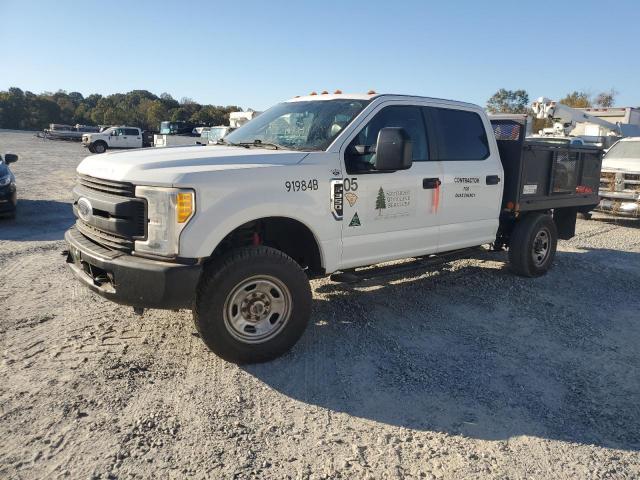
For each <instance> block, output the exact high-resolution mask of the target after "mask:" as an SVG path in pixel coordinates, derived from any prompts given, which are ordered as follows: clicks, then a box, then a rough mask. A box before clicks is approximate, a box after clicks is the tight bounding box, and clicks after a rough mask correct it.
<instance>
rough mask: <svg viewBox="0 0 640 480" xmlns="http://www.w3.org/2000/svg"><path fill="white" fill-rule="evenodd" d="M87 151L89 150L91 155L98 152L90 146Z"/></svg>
mask: <svg viewBox="0 0 640 480" xmlns="http://www.w3.org/2000/svg"><path fill="white" fill-rule="evenodd" d="M87 150H89V151H90V152H91V153H96V151H95V150H94V149H93V145H89V146H88V147H87Z"/></svg>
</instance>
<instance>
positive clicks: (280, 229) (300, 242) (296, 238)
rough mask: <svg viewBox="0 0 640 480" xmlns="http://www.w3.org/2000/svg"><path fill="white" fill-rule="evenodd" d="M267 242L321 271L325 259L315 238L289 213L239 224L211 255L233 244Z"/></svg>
mask: <svg viewBox="0 0 640 480" xmlns="http://www.w3.org/2000/svg"><path fill="white" fill-rule="evenodd" d="M251 245H255V246H257V245H266V246H268V247H273V248H276V249H278V250H280V251H282V252H284V253H286V254H287V255H289V256H290V257H291V258H293V259H294V260H295V261H296V262H297V263H298V264H299V265H300V266H301V267H302V268H305V269H308V272H309V273H311V274H322V273H323V271H324V270H323V268H322V259H321V256H320V248H319V247H318V243H317V242H316V239H315V237H314V235H313V233H312V232H311V230H309V228H308V227H307V226H306V225H304V224H303V223H301V222H299V221H297V220H293V219H291V218H286V217H267V218H260V219H258V220H253V221H251V222H247V223H245V224H243V225H240V226H239V227H238V228H236V229H235V230H233V231H232V232H231V233H229V234H228V235H227V236H226V237H224V239H223V240H222V241H221V242H220V243H219V244H218V246H217V247H216V249H215V250H214V251H213V254H212V255H211V257H212V258H213V257H217V256H218V255H220V254H222V253H225V252H227V251H229V250H231V249H233V248H237V247H246V246H251Z"/></svg>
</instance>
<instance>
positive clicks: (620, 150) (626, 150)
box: [606, 141, 640, 159]
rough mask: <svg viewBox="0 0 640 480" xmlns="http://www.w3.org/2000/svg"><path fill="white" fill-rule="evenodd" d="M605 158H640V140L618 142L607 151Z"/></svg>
mask: <svg viewBox="0 0 640 480" xmlns="http://www.w3.org/2000/svg"><path fill="white" fill-rule="evenodd" d="M606 158H607V159H611V158H620V159H631V158H633V159H640V141H638V142H635V141H629V142H618V143H616V144H615V145H614V146H613V147H611V149H610V150H609V151H608V152H607V155H606Z"/></svg>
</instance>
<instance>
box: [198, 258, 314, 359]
mask: <svg viewBox="0 0 640 480" xmlns="http://www.w3.org/2000/svg"><path fill="white" fill-rule="evenodd" d="M310 316H311V288H310V286H309V279H308V278H307V275H306V274H305V273H304V271H303V270H302V268H300V266H299V265H298V264H297V263H296V262H295V261H294V260H293V259H292V258H291V257H289V256H288V255H286V254H284V253H283V252H281V251H279V250H276V249H274V248H270V247H264V246H260V247H246V248H238V249H235V250H232V251H230V252H228V253H227V254H224V255H222V256H221V257H220V258H218V259H216V260H215V261H214V262H213V263H211V264H210V265H208V266H207V267H206V268H205V271H204V272H203V275H202V278H201V280H200V284H199V285H198V291H197V293H196V302H195V308H194V310H193V320H194V323H195V326H196V329H197V330H198V332H199V333H200V336H201V337H202V339H203V341H204V343H205V344H206V345H207V346H208V347H209V348H210V349H211V350H212V351H213V352H214V353H216V354H217V355H218V356H220V357H222V358H223V359H225V360H228V361H231V362H234V363H241V364H242V363H258V362H266V361H268V360H272V359H274V358H277V357H279V356H280V355H283V354H284V353H286V352H287V351H288V350H289V349H291V347H293V345H295V343H296V342H297V341H298V340H299V339H300V337H301V336H302V334H303V332H304V330H305V328H306V327H307V323H308V322H309V317H310Z"/></svg>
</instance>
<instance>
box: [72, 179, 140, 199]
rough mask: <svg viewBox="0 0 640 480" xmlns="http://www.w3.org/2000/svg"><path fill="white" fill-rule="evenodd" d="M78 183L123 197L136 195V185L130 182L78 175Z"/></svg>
mask: <svg viewBox="0 0 640 480" xmlns="http://www.w3.org/2000/svg"><path fill="white" fill-rule="evenodd" d="M78 184H80V185H82V186H83V187H86V188H88V189H91V190H95V191H97V192H102V193H110V194H112V195H119V196H123V197H135V196H136V187H135V185H133V184H132V183H127V182H115V181H113V180H103V179H101V178H95V177H90V176H89V175H78Z"/></svg>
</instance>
